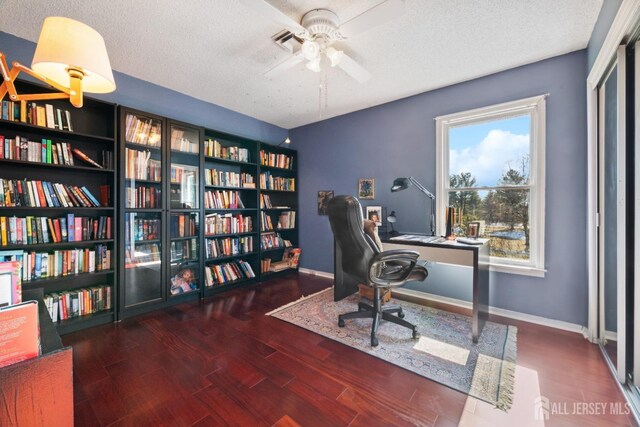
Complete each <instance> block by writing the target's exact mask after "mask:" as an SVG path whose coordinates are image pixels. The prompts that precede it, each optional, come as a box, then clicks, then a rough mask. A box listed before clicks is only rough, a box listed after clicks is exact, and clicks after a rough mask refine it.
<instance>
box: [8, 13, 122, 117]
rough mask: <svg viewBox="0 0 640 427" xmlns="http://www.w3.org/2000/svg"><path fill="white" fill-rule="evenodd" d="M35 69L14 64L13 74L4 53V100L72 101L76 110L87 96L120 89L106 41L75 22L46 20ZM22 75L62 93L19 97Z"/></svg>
mask: <svg viewBox="0 0 640 427" xmlns="http://www.w3.org/2000/svg"><path fill="white" fill-rule="evenodd" d="M31 67H32V68H33V69H30V68H28V67H25V66H24V65H22V64H20V63H19V62H13V68H12V69H11V70H9V66H8V65H7V62H6V59H5V57H4V55H3V54H2V53H1V52H0V74H1V75H2V78H3V80H4V81H3V82H2V84H1V85H0V99H2V98H3V97H4V95H5V94H6V93H7V92H8V93H9V98H10V100H11V101H33V100H49V99H63V98H69V101H70V102H71V104H72V105H73V106H74V107H77V108H80V107H82V104H83V100H82V94H83V92H90V93H109V92H113V91H114V90H115V89H116V84H115V82H114V80H113V72H112V71H111V65H110V63H109V57H108V55H107V48H106V47H105V44H104V39H103V38H102V36H101V35H100V34H99V33H98V32H97V31H96V30H94V29H93V28H91V27H89V26H88V25H85V24H83V23H81V22H78V21H75V20H73V19H69V18H63V17H59V16H52V17H48V18H46V19H45V20H44V23H43V24H42V30H41V32H40V37H39V38H38V45H37V46H36V51H35V53H34V55H33V62H32V64H31ZM22 71H23V72H25V73H27V74H29V75H30V76H32V77H34V78H36V79H38V80H40V81H42V82H45V83H47V84H48V85H50V86H53V87H54V88H55V89H57V90H59V91H60V93H40V94H24V95H20V94H18V93H17V91H16V87H15V85H14V83H15V80H16V77H17V76H18V74H20V72H22Z"/></svg>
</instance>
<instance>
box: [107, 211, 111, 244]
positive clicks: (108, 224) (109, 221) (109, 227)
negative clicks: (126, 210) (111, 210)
mask: <svg viewBox="0 0 640 427" xmlns="http://www.w3.org/2000/svg"><path fill="white" fill-rule="evenodd" d="M107 239H111V217H110V216H108V217H107Z"/></svg>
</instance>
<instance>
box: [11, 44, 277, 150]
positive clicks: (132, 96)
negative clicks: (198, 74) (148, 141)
mask: <svg viewBox="0 0 640 427" xmlns="http://www.w3.org/2000/svg"><path fill="white" fill-rule="evenodd" d="M35 49H36V45H35V43H33V42H30V41H28V40H25V39H21V38H19V37H15V36H13V35H11V34H7V33H4V32H1V31H0V51H2V52H4V53H5V55H6V56H7V60H8V62H12V61H18V62H21V63H23V64H25V65H27V66H29V65H31V60H32V58H33V52H34V51H35ZM20 77H21V78H25V77H27V76H26V74H21V75H20ZM114 78H115V80H116V86H117V89H116V91H115V92H113V93H110V94H106V95H100V96H93V95H92V94H89V95H88V96H91V97H93V98H97V99H102V100H104V101H109V102H113V103H116V104H121V105H126V106H128V107H132V108H137V109H139V110H142V111H147V112H149V113H155V114H158V115H161V116H166V117H170V118H172V119H176V120H181V121H184V122H187V123H192V124H194V125H198V126H204V127H208V128H212V129H215V130H219V131H222V132H228V133H231V134H235V135H239V136H243V137H246V138H251V139H257V140H260V141H263V142H268V143H279V142H280V141H282V140H283V139H284V138H285V137H286V136H287V134H288V132H287V130H286V129H283V128H280V127H278V126H274V125H271V124H269V123H266V122H263V121H260V120H257V119H254V118H252V117H249V116H246V115H244V114H240V113H236V112H234V111H231V110H229V109H227V108H223V107H220V106H218V105H215V104H210V103H208V102H204V101H201V100H198V99H196V98H193V97H191V96H187V95H184V94H181V93H179V92H176V91H173V90H170V89H166V88H163V87H161V86H158V85H155V84H153V83H149V82H146V81H144V80H140V79H137V78H135V77H131V76H129V75H126V74H123V73H119V72H117V71H115V72H114ZM207 84H212V85H215V84H216V83H215V82H210V83H207Z"/></svg>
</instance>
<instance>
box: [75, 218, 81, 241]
mask: <svg viewBox="0 0 640 427" xmlns="http://www.w3.org/2000/svg"><path fill="white" fill-rule="evenodd" d="M74 222H75V224H74V226H75V230H74V233H73V234H74V236H75V238H76V240H78V241H80V240H84V236H83V235H82V218H80V217H76V218H75V219H74Z"/></svg>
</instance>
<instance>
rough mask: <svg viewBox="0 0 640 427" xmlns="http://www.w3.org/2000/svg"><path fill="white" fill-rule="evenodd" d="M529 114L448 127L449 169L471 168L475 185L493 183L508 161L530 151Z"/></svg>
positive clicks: (453, 171)
mask: <svg viewBox="0 0 640 427" xmlns="http://www.w3.org/2000/svg"><path fill="white" fill-rule="evenodd" d="M529 130H530V117H529V116H528V115H526V116H519V117H514V118H509V119H504V120H493V121H490V122H488V123H481V124H474V125H469V126H461V127H456V128H451V129H450V131H449V172H450V173H451V174H459V173H461V172H471V174H472V175H473V176H475V178H476V185H479V186H493V185H496V183H497V182H498V180H499V179H500V177H501V176H502V174H503V173H504V172H505V171H506V170H507V169H508V168H509V165H511V166H512V167H514V168H516V167H517V166H518V165H519V161H520V159H522V158H523V157H524V156H525V155H527V154H529V144H530V141H529Z"/></svg>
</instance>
